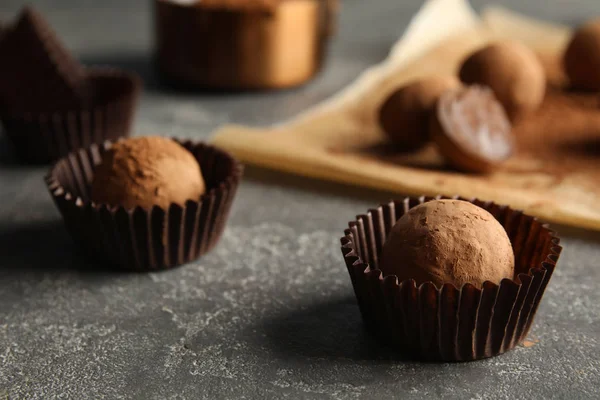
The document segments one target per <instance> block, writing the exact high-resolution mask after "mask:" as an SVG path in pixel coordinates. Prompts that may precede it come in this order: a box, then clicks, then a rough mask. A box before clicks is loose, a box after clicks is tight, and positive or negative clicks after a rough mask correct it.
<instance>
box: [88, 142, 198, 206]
mask: <svg viewBox="0 0 600 400" xmlns="http://www.w3.org/2000/svg"><path fill="white" fill-rule="evenodd" d="M204 192H205V185H204V179H203V178H202V173H201V171H200V166H199V165H198V162H197V161H196V159H195V158H194V156H193V155H192V153H190V152H189V151H187V150H186V149H185V148H183V147H182V146H181V145H179V144H178V143H176V142H175V141H173V140H171V139H167V138H162V137H158V136H149V137H139V138H132V139H126V140H122V141H118V142H116V143H114V144H113V145H112V146H111V147H110V148H109V149H108V150H107V151H106V152H105V153H104V154H103V156H102V162H101V163H100V164H99V165H98V166H97V167H96V170H95V171H94V179H93V181H92V188H91V198H92V201H93V202H95V203H97V204H108V205H111V206H123V207H125V208H134V207H136V206H139V207H142V208H145V209H150V208H152V207H153V206H160V207H162V208H164V209H167V208H168V207H169V206H170V205H171V203H177V204H179V205H184V204H185V202H186V201H187V200H195V201H197V200H199V198H200V196H201V195H202V194H203V193H204Z"/></svg>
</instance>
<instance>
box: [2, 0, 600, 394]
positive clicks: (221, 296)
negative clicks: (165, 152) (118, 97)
mask: <svg viewBox="0 0 600 400" xmlns="http://www.w3.org/2000/svg"><path fill="white" fill-rule="evenodd" d="M22 3H23V2H22V1H17V0H2V1H1V2H0V20H5V19H8V18H10V17H12V16H13V14H14V13H15V11H16V10H17V9H18V8H19V7H20V6H21V5H22ZM32 3H33V4H34V5H36V6H37V7H39V9H40V10H42V11H43V12H44V13H45V14H46V15H47V17H48V19H49V20H50V21H51V23H52V24H53V25H54V26H55V27H56V29H57V30H58V32H59V33H60V34H61V36H62V37H64V39H65V41H66V42H67V44H68V45H69V47H70V48H72V49H73V50H74V51H75V53H76V54H77V55H78V56H79V57H80V58H81V59H83V60H84V61H85V62H87V63H94V64H98V63H100V64H112V65H118V66H121V67H125V68H129V69H133V70H136V71H138V72H139V73H140V74H141V75H142V76H143V77H144V79H145V80H146V91H145V94H144V96H143V99H142V102H141V108H140V110H139V114H138V116H137V121H136V128H135V130H136V133H137V134H142V133H146V134H147V133H159V134H165V135H177V136H180V137H191V138H196V139H203V138H207V137H208V135H209V133H210V132H211V130H213V129H214V128H215V127H217V126H218V125H220V124H222V123H225V122H240V123H245V124H251V125H261V124H267V123H272V122H275V121H278V120H281V119H284V118H286V117H290V116H292V115H294V114H296V113H298V112H299V111H301V110H303V109H305V108H306V107H308V106H310V105H312V104H314V103H315V102H318V101H320V100H322V99H324V98H326V97H328V96H329V95H331V94H333V93H334V92H336V91H337V90H338V89H340V88H341V87H343V86H344V85H345V84H347V83H349V82H350V81H351V80H352V79H353V78H354V77H356V76H357V74H359V73H360V72H361V71H362V70H363V69H365V68H366V67H367V66H369V65H370V64H373V63H376V62H378V61H380V60H381V59H383V58H384V57H385V55H386V52H387V50H388V49H389V47H390V45H391V44H392V43H393V42H394V41H395V39H396V38H397V37H398V36H399V35H400V34H401V33H402V31H403V29H404V28H405V27H406V24H407V22H408V21H409V18H410V16H411V15H412V14H413V13H414V12H415V11H416V10H417V9H418V7H419V2H417V1H396V0H377V1H362V0H349V1H344V2H343V12H342V15H341V24H340V32H339V35H338V37H337V39H336V41H335V43H334V45H333V47H332V49H331V56H330V59H329V64H328V67H327V69H326V70H325V71H324V72H323V73H322V74H321V75H320V76H319V77H318V78H317V79H316V80H315V81H314V82H312V83H311V84H309V85H307V86H305V87H303V88H301V89H298V90H293V91H285V92H281V93H254V94H251V93H245V94H189V93H187V94H181V93H176V92H173V91H172V90H169V89H166V88H164V87H162V86H161V85H159V84H158V83H157V80H156V79H155V76H154V74H153V71H152V67H151V44H152V37H151V24H150V21H151V10H150V2H148V1H133V0H128V1H126V0H103V1H92V0H87V1H82V0H68V1H67V0H64V1H63V0H55V1H50V0H43V1H42V0H39V1H33V2H32ZM501 3H503V4H505V5H508V6H511V7H512V8H514V9H516V10H519V11H522V12H524V13H527V14H530V15H534V16H539V17H544V18H548V19H551V20H556V21H562V22H567V23H576V22H578V21H580V20H582V19H584V18H586V17H588V16H590V15H593V14H594V13H596V14H600V5H598V2H597V1H596V0H578V1H568V2H567V1H560V0H548V1H542V0H539V1H528V2H524V1H518V0H510V1H508V0H506V1H502V2H501ZM482 4H483V2H481V1H477V2H476V6H477V7H481V6H482ZM0 142H1V144H0V398H8V399H52V398H65V399H66V398H69V399H100V398H106V399H125V398H133V399H198V398H206V399H217V398H230V399H238V398H239V399H242V398H247V399H250V398H252V399H263V398H278V399H279V398H294V399H296V398H299V399H317V398H325V399H370V398H380V399H388V398H389V399H391V398H402V399H418V398H431V399H433V398H457V399H492V398H494V399H495V398H506V399H516V398H520V399H533V398H543V399H553V398H555V399H579V398H580V399H592V398H600V290H599V289H600V286H599V282H600V265H599V264H600V245H599V243H600V235H598V234H592V233H585V232H581V231H578V230H574V229H566V228H559V231H560V232H561V233H562V234H563V237H564V246H565V251H564V253H563V257H562V259H561V262H560V265H559V268H558V269H557V271H556V273H555V275H554V277H553V279H552V281H551V283H550V286H549V288H548V291H547V293H546V296H545V298H544V301H543V304H542V306H541V308H540V310H539V313H538V316H537V320H536V322H535V325H534V327H533V329H532V332H531V334H530V339H531V341H532V342H534V343H535V345H533V346H532V347H519V348H517V349H516V350H514V351H512V352H510V353H508V354H505V355H503V356H500V357H497V358H494V359H490V360H485V361H480V362H474V363H464V364H424V363H416V362H406V361H403V360H402V358H401V357H398V356H395V355H394V354H393V352H390V350H389V349H386V348H385V347H384V346H382V345H380V344H378V343H377V342H375V341H373V340H372V339H371V338H369V337H368V335H366V334H365V333H364V331H363V327H362V324H361V320H360V316H359V313H358V309H357V307H356V305H355V302H354V299H353V293H352V288H351V284H350V280H349V278H348V274H347V272H346V271H345V267H344V265H343V263H342V259H341V256H340V251H339V248H338V243H339V237H340V235H341V232H342V230H343V228H344V227H345V225H346V222H347V221H348V220H349V219H351V218H352V217H353V216H354V215H355V214H357V213H360V212H363V211H365V210H366V209H367V208H369V207H371V206H373V205H375V204H377V203H378V202H379V201H382V200H386V199H388V198H389V197H390V194H388V193H382V192H372V191H365V190H363V189H353V188H348V187H344V186H341V185H332V184H328V183H320V182H315V181H312V180H307V179H301V178H293V177H289V176H282V175H279V174H276V173H271V172H266V171H262V170H257V169H250V170H249V171H248V173H247V178H246V179H245V181H244V183H243V185H242V186H241V190H240V192H239V195H238V197H237V201H236V203H235V207H234V210H233V214H232V216H231V219H230V221H229V224H228V228H227V231H226V233H225V235H224V237H223V238H222V241H221V242H220V244H219V245H218V247H217V248H215V249H214V251H212V252H211V253H210V254H209V255H207V256H205V257H204V258H202V259H200V260H198V261H197V262H194V263H191V264H189V265H186V266H183V267H181V268H178V269H175V270H172V271H168V272H162V273H148V274H133V273H118V272H110V271H100V270H97V269H95V270H94V269H90V268H89V265H90V262H89V259H87V258H86V257H85V256H84V255H80V254H79V253H78V252H77V251H76V249H75V248H74V246H73V244H72V242H71V240H70V238H69V237H68V236H67V234H66V232H65V230H64V228H63V226H62V224H61V219H60V216H59V214H58V212H57V211H56V209H55V208H54V205H53V204H52V202H51V199H50V197H49V196H48V194H47V193H46V190H45V187H44V184H43V181H42V176H43V174H44V173H45V168H39V167H28V166H22V165H19V164H18V163H16V162H15V160H14V159H13V158H12V153H11V150H10V145H9V144H8V143H7V141H6V140H5V138H3V137H2V136H0Z"/></svg>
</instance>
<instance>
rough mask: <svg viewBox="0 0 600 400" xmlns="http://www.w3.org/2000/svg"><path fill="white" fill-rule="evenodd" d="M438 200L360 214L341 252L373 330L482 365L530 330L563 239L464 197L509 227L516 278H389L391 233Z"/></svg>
mask: <svg viewBox="0 0 600 400" xmlns="http://www.w3.org/2000/svg"><path fill="white" fill-rule="evenodd" d="M437 198H442V197H437ZM455 198H458V197H455ZM432 199H433V198H430V197H427V198H425V197H421V198H406V199H404V200H403V201H393V202H390V203H388V204H384V205H381V206H380V207H378V208H376V209H372V210H369V211H368V213H367V214H365V215H360V216H358V217H357V219H356V221H353V222H350V224H349V228H348V229H347V230H346V231H345V236H344V237H343V238H342V239H341V241H342V253H343V255H344V259H345V262H346V266H347V267H348V272H349V273H350V278H351V280H352V285H353V287H354V292H355V294H356V299H357V301H358V306H359V308H360V311H361V314H362V317H363V320H364V322H365V325H366V327H367V328H368V329H369V330H370V331H371V332H373V333H374V334H375V335H377V336H378V337H379V338H380V339H381V340H382V341H384V342H386V343H387V344H390V345H392V346H394V347H396V348H398V349H399V350H400V351H402V352H403V353H405V354H408V355H411V356H413V357H415V358H418V359H424V360H434V361H435V360H437V361H470V360H478V359H482V358H487V357H492V356H495V355H498V354H501V353H504V352H506V351H508V350H510V349H512V348H514V347H515V346H516V345H517V344H519V343H521V342H522V341H523V340H524V339H525V337H526V335H527V333H528V332H529V328H530V327H531V324H532V322H533V318H534V316H535V313H536V311H537V308H538V305H539V303H540V300H541V299H542V295H543V293H544V290H545V288H546V285H547V284H548V281H549V280H550V277H551V276H552V272H553V271H554V268H555V267H556V263H557V261H558V257H559V255H560V252H561V250H562V248H561V247H560V244H559V241H560V240H559V238H558V237H557V236H555V234H554V233H553V232H552V231H551V230H549V228H548V226H547V225H545V224H542V223H541V222H539V221H538V220H537V219H536V218H534V217H531V216H528V215H525V214H523V212H521V211H516V210H513V209H511V208H510V207H507V206H500V205H497V204H494V203H491V202H482V201H479V200H468V199H462V198H461V200H467V201H470V202H472V203H473V204H475V205H477V206H479V207H482V208H484V209H485V210H487V211H489V212H490V213H491V214H492V215H493V216H494V217H495V218H496V219H497V220H498V221H499V222H500V223H501V224H502V226H503V227H504V228H505V229H506V232H507V233H508V237H509V238H510V241H511V243H512V246H513V250H514V253H515V268H516V271H515V277H514V279H512V280H510V279H504V280H503V281H502V282H500V284H499V285H497V284H494V283H492V282H485V283H484V285H483V288H481V289H479V288H476V287H475V286H473V285H470V284H467V285H465V286H463V287H462V288H460V289H457V288H456V287H454V286H453V285H450V284H446V285H444V286H443V287H442V288H437V287H436V286H435V285H433V284H432V283H430V282H428V283H424V284H422V285H420V286H418V287H417V286H416V284H415V281H414V280H406V281H403V282H398V279H397V277H396V276H394V275H391V276H386V277H383V275H382V273H381V271H380V270H379V269H378V265H379V259H378V257H379V255H380V254H381V250H382V247H383V245H384V243H385V241H386V237H387V235H388V234H389V232H390V230H391V229H392V227H393V226H394V224H395V223H396V221H397V220H398V219H399V218H400V217H402V215H404V214H405V213H406V212H407V211H408V210H409V209H411V208H412V207H415V206H417V205H419V204H422V203H423V202H425V201H430V200H432Z"/></svg>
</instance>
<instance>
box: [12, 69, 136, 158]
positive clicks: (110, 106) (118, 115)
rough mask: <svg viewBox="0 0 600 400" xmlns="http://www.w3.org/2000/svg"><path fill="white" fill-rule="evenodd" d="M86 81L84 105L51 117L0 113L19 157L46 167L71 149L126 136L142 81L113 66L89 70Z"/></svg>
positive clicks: (40, 114)
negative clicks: (87, 90) (88, 91)
mask: <svg viewBox="0 0 600 400" xmlns="http://www.w3.org/2000/svg"><path fill="white" fill-rule="evenodd" d="M87 80H88V82H89V84H90V88H91V90H93V93H94V95H93V98H92V100H91V102H90V104H89V106H88V107H82V108H74V109H71V110H67V111H64V112H52V113H34V112H24V113H20V112H7V111H2V110H0V120H1V121H2V124H3V126H4V131H5V133H6V135H7V136H8V138H9V139H10V140H11V141H12V143H13V144H14V147H15V150H16V152H17V154H18V156H19V158H20V159H22V160H24V161H26V162H30V163H48V162H51V161H55V160H57V159H58V158H60V157H63V156H65V155H67V154H69V153H70V152H71V151H73V150H75V149H78V148H85V147H88V146H90V145H91V144H93V143H96V144H98V143H103V142H104V141H105V140H115V139H117V138H119V137H124V136H128V135H129V133H130V131H131V126H132V122H133V117H134V115H135V109H136V105H137V100H138V97H139V93H140V90H141V80H140V79H139V78H138V77H137V75H135V74H131V73H127V72H124V71H120V70H117V69H113V68H93V69H90V70H89V72H88V76H87Z"/></svg>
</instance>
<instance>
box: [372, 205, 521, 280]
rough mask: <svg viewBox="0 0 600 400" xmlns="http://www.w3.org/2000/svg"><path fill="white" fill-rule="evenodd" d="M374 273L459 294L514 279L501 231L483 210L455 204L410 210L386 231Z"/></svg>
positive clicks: (510, 255)
mask: <svg viewBox="0 0 600 400" xmlns="http://www.w3.org/2000/svg"><path fill="white" fill-rule="evenodd" d="M381 256H382V258H381V260H382V261H381V265H380V268H381V270H382V271H383V273H384V275H385V276H387V275H396V276H397V277H398V280H399V281H404V280H406V279H414V280H415V281H416V282H417V284H421V283H424V282H433V283H434V284H435V285H436V286H438V287H440V286H442V285H443V284H445V283H450V284H453V285H454V286H456V287H458V288H460V287H462V286H463V285H464V284H466V283H471V284H473V285H475V286H477V287H481V285H482V284H483V282H485V281H486V280H489V281H492V282H494V283H500V281H501V280H502V279H504V278H509V279H512V278H513V275H514V254H513V250H512V246H511V243H510V240H509V239H508V236H507V234H506V232H505V230H504V228H503V227H502V226H501V225H500V223H498V221H496V219H494V217H493V216H492V215H491V214H490V213H489V212H487V211H485V210H484V209H482V208H480V207H477V206H475V205H474V204H472V203H469V202H465V201H460V200H439V201H430V202H427V203H424V204H422V205H420V206H417V207H415V208H413V209H411V210H410V211H409V212H408V213H407V214H405V215H404V216H403V217H402V218H401V219H400V220H399V221H398V222H397V223H396V225H395V226H394V227H393V228H392V231H391V232H390V235H389V237H388V239H387V241H386V243H385V245H384V248H383V251H382V255H381Z"/></svg>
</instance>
